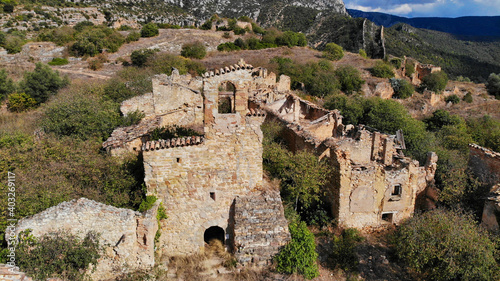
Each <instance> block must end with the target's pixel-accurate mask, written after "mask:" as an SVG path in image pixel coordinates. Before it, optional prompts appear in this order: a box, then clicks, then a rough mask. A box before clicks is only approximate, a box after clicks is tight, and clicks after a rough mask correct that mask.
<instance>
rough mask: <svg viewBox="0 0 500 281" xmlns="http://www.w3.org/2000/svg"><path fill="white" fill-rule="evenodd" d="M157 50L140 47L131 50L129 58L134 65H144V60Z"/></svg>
mask: <svg viewBox="0 0 500 281" xmlns="http://www.w3.org/2000/svg"><path fill="white" fill-rule="evenodd" d="M157 52H158V51H157V50H151V49H140V50H135V51H133V52H132V54H131V55H130V60H131V61H132V65H135V66H139V67H142V66H145V64H146V62H147V61H148V60H149V59H150V58H151V57H152V56H153V55H154V54H156V53H157Z"/></svg>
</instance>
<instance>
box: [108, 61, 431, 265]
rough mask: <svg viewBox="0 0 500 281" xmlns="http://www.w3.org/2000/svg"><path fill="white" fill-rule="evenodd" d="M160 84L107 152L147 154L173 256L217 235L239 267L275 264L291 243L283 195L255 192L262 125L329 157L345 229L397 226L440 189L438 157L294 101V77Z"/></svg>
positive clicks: (150, 184) (167, 249) (214, 75)
mask: <svg viewBox="0 0 500 281" xmlns="http://www.w3.org/2000/svg"><path fill="white" fill-rule="evenodd" d="M153 86H154V87H153V93H150V94H145V95H143V96H140V97H135V98H133V99H131V100H128V101H125V102H124V103H123V104H122V111H123V112H124V114H127V113H129V112H133V111H136V110H140V111H142V112H144V114H145V115H146V117H145V119H144V120H143V121H142V122H141V123H140V125H137V127H133V126H132V127H128V128H120V129H117V130H115V132H114V133H113V135H112V137H111V138H110V139H108V140H107V141H106V142H105V143H104V144H103V146H104V148H106V149H107V150H108V151H110V152H111V153H115V154H119V153H116V152H117V151H135V152H136V153H142V156H143V159H144V167H145V173H146V175H145V181H146V185H147V188H148V193H150V194H154V195H156V196H157V197H158V198H160V199H161V200H162V201H163V203H164V205H165V207H166V209H167V214H168V216H169V218H168V220H166V221H165V222H163V224H162V236H161V238H160V244H159V249H160V250H161V251H162V252H163V253H165V254H168V255H176V254H190V253H195V252H197V251H199V250H200V249H202V248H203V247H204V245H205V243H207V242H208V240H209V239H211V238H217V239H220V240H221V241H222V242H224V244H225V245H226V247H227V249H228V250H230V251H232V252H234V253H235V254H236V256H237V257H238V259H239V261H240V262H243V263H247V262H254V263H261V262H262V261H261V260H259V259H258V257H263V259H264V260H265V259H268V258H269V257H271V256H272V253H276V252H277V249H278V248H279V246H280V245H283V244H284V243H285V241H287V240H288V237H289V234H288V229H287V227H286V221H285V219H284V217H283V211H282V209H281V208H278V207H277V205H276V204H277V202H279V203H280V204H281V201H280V199H279V197H275V199H274V201H273V200H268V199H262V197H259V196H255V195H254V192H255V191H257V190H262V188H263V186H266V183H265V181H263V179H262V137H263V136H262V132H261V130H260V125H261V124H262V122H263V121H264V119H276V120H278V121H280V122H282V123H283V124H284V125H286V132H285V135H284V137H285V138H286V140H287V142H288V143H289V145H290V149H291V150H292V151H297V150H303V149H308V150H311V151H313V152H315V153H316V154H317V155H318V156H319V157H320V158H324V157H327V159H328V160H329V162H330V163H331V165H332V170H333V174H332V175H331V178H332V181H331V182H330V184H329V185H328V186H327V187H326V188H327V190H326V191H327V194H328V199H329V200H330V201H331V205H332V212H333V214H334V215H335V216H336V218H337V220H338V222H339V224H340V225H342V226H346V227H358V228H361V227H367V226H368V227H371V226H379V225H381V224H386V223H399V222H401V221H402V220H403V219H405V218H408V217H410V216H411V215H412V214H413V212H414V209H415V201H416V198H417V196H419V195H420V194H423V192H424V191H425V190H426V189H427V188H428V187H429V186H432V185H433V181H434V173H435V170H436V162H437V156H436V154H435V153H429V157H428V161H427V163H426V164H425V165H424V166H420V164H419V163H418V161H415V160H413V159H410V158H408V157H405V156H404V155H403V150H404V149H405V143H404V136H403V134H402V133H401V132H398V134H396V135H389V134H385V133H383V132H379V131H377V130H375V129H373V128H368V127H366V126H362V125H360V126H353V125H349V124H347V125H345V124H342V116H341V114H340V112H339V111H338V110H333V111H329V110H325V109H323V108H321V107H319V106H317V105H315V104H313V103H311V102H308V101H305V100H302V99H300V98H299V97H297V96H296V95H294V94H292V93H291V91H290V78H289V77H287V76H283V75H282V76H281V77H280V79H279V82H276V75H275V74H274V73H268V72H267V70H266V69H263V68H255V67H253V66H250V65H247V64H246V63H245V62H243V61H240V62H239V63H238V64H236V65H231V66H227V67H224V68H220V69H216V70H213V71H209V72H207V73H205V74H204V75H203V76H202V77H191V76H190V75H183V76H181V75H179V74H178V72H177V71H175V70H174V72H173V74H172V75H171V76H158V77H156V78H155V79H154V80H153ZM266 115H267V116H266ZM147 120H156V121H154V122H153V121H147ZM147 122H149V123H148V124H150V126H151V127H150V128H149V130H152V129H154V128H156V127H158V126H165V125H173V124H178V125H182V126H186V127H191V128H195V129H197V130H198V131H199V132H203V136H200V137H184V138H178V139H171V140H158V141H150V140H148V135H147V134H144V132H146V131H148V126H147V125H144V124H146V123H147ZM141 124H142V125H141ZM262 196H263V197H264V198H268V197H266V196H267V195H262ZM258 198H261V199H258ZM269 198H270V197H269ZM263 202H267V203H263ZM273 206H274V207H273ZM272 210H274V211H272ZM269 213H274V214H275V217H272V216H269ZM264 233H265V234H264Z"/></svg>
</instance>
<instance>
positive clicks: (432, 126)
mask: <svg viewBox="0 0 500 281" xmlns="http://www.w3.org/2000/svg"><path fill="white" fill-rule="evenodd" d="M424 122H425V123H426V124H427V130H429V131H433V132H435V131H438V130H440V129H441V128H442V127H444V126H449V125H453V126H456V125H459V124H460V123H463V121H462V119H461V118H460V117H459V116H458V115H451V114H450V113H449V112H448V111H446V110H443V109H438V110H436V111H434V113H433V114H432V116H431V117H429V118H427V119H424Z"/></svg>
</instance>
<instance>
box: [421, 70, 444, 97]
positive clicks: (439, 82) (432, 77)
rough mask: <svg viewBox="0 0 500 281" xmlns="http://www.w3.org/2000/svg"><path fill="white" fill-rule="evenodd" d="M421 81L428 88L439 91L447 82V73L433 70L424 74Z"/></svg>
mask: <svg viewBox="0 0 500 281" xmlns="http://www.w3.org/2000/svg"><path fill="white" fill-rule="evenodd" d="M422 83H423V85H424V87H426V88H427V89H428V90H430V91H433V92H436V93H441V92H442V91H443V90H444V89H445V88H446V84H448V75H447V74H446V73H445V72H443V71H438V72H433V73H431V74H429V75H427V76H425V77H424V78H423V79H422Z"/></svg>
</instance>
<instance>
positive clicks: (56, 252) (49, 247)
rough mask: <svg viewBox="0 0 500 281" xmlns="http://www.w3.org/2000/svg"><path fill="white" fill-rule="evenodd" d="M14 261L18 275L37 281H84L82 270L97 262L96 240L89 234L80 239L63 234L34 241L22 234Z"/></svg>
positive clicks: (97, 246)
mask: <svg viewBox="0 0 500 281" xmlns="http://www.w3.org/2000/svg"><path fill="white" fill-rule="evenodd" d="M20 240H21V241H20V243H19V245H18V247H17V249H16V250H17V251H16V260H17V261H18V262H19V263H18V264H19V267H20V268H21V270H22V271H24V272H26V273H27V274H29V275H30V276H31V277H34V278H36V279H38V280H46V279H48V278H54V277H59V278H64V279H67V280H75V281H76V280H87V279H88V277H89V276H87V275H86V274H85V270H86V269H88V268H89V266H90V265H93V266H96V265H97V261H98V259H99V258H100V252H101V249H100V246H99V241H98V236H97V235H96V234H94V233H92V232H89V233H88V234H87V235H86V236H85V237H84V238H83V239H79V238H77V237H76V236H74V235H70V234H64V233H63V232H57V233H50V234H46V235H44V236H42V237H40V238H35V237H33V236H31V235H30V234H29V232H24V233H22V234H21V235H20Z"/></svg>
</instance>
